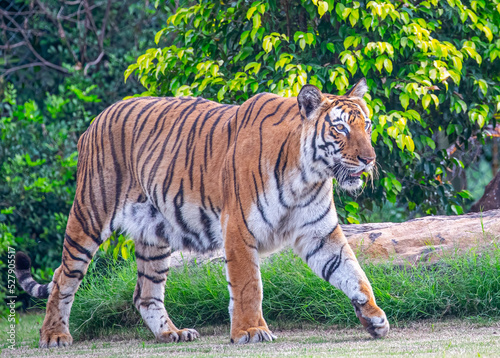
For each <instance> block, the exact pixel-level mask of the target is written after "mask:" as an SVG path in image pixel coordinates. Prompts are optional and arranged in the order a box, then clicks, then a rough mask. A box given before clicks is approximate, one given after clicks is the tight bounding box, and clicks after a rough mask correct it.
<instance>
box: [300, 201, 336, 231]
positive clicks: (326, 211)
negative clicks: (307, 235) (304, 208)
mask: <svg viewBox="0 0 500 358" xmlns="http://www.w3.org/2000/svg"><path fill="white" fill-rule="evenodd" d="M331 209H332V202H331V201H330V204H329V205H328V207H327V208H326V210H325V211H324V212H322V213H321V215H320V216H319V217H317V218H316V219H314V220H313V221H308V222H306V223H305V224H303V225H302V226H301V227H302V228H304V227H306V226H309V225H314V224H316V223H318V222H320V221H321V220H323V219H324V218H325V217H326V216H327V215H328V213H329V212H330V210H331Z"/></svg>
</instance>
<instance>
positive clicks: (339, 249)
mask: <svg viewBox="0 0 500 358" xmlns="http://www.w3.org/2000/svg"><path fill="white" fill-rule="evenodd" d="M295 252H296V253H297V254H298V255H300V256H301V257H302V258H303V259H304V261H306V263H307V264H308V265H309V267H310V268H311V269H312V270H313V271H314V272H315V273H316V274H317V275H318V276H320V277H321V278H323V279H324V280H326V281H328V282H330V283H331V284H332V285H333V286H335V287H336V288H338V289H340V290H342V291H343V292H344V293H345V294H346V295H347V297H349V299H350V300H351V303H352V305H353V306H354V310H355V312H356V316H357V317H358V318H359V320H360V321H361V323H362V324H363V326H364V327H365V328H366V330H367V331H368V332H369V333H370V334H371V335H372V337H374V338H380V337H384V336H386V335H387V333H388V332H389V322H388V321H387V317H386V315H385V313H384V311H382V310H381V309H380V308H379V307H378V306H377V304H376V302H375V296H374V295H373V290H372V287H371V285H370V282H369V281H368V278H367V277H366V275H365V273H364V272H363V270H362V269H361V267H360V266H359V263H358V260H357V259H356V256H355V255H354V253H353V251H352V249H351V247H350V246H349V244H348V243H347V240H346V238H345V236H344V233H343V232H342V229H341V228H340V226H339V225H337V227H336V229H335V230H334V231H333V232H332V233H331V234H330V235H329V236H328V237H324V238H311V237H302V238H299V239H298V240H297V241H296V243H295Z"/></svg>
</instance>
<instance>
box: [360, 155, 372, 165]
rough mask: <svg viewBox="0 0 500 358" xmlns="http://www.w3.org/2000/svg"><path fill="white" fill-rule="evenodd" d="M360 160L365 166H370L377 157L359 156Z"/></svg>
mask: <svg viewBox="0 0 500 358" xmlns="http://www.w3.org/2000/svg"><path fill="white" fill-rule="evenodd" d="M358 159H359V161H360V162H362V163H363V164H366V165H368V164H370V163H371V162H373V161H374V160H375V157H361V156H358Z"/></svg>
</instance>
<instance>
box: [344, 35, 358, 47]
mask: <svg viewBox="0 0 500 358" xmlns="http://www.w3.org/2000/svg"><path fill="white" fill-rule="evenodd" d="M354 40H356V37H355V36H348V37H347V38H346V39H345V40H344V49H346V50H347V49H348V48H349V47H351V45H352V43H353V42H354Z"/></svg>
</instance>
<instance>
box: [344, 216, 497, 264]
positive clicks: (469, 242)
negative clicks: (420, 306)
mask: <svg viewBox="0 0 500 358" xmlns="http://www.w3.org/2000/svg"><path fill="white" fill-rule="evenodd" d="M342 229H343V230H344V233H345V235H346V236H347V238H348V241H349V244H350V245H351V247H352V248H353V250H354V251H355V252H356V254H357V256H358V257H362V258H363V259H368V260H370V261H381V260H389V259H394V260H395V261H397V262H402V261H409V262H411V263H416V262H418V261H427V260H429V259H432V260H435V259H437V258H438V257H439V255H440V254H442V253H444V252H453V251H455V250H467V249H470V248H472V247H480V248H481V247H486V246H491V245H492V244H494V243H495V242H499V241H500V210H490V211H486V212H483V213H470V214H465V215H459V216H427V217H422V218H418V219H413V220H409V221H406V222H403V223H378V224H360V225H343V226H342Z"/></svg>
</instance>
